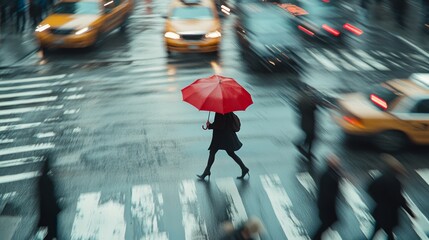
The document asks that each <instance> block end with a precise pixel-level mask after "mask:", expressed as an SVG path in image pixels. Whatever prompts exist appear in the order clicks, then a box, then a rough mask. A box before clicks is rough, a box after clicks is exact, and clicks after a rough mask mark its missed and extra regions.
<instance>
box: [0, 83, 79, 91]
mask: <svg viewBox="0 0 429 240" xmlns="http://www.w3.org/2000/svg"><path fill="white" fill-rule="evenodd" d="M70 82H71V81H61V82H54V83H37V84H29V85H19V86H13V87H0V91H11V90H21V89H33V88H44V87H53V86H61V85H66V84H69V83H70Z"/></svg>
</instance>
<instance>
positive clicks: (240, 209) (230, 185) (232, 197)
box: [216, 178, 247, 227]
mask: <svg viewBox="0 0 429 240" xmlns="http://www.w3.org/2000/svg"><path fill="white" fill-rule="evenodd" d="M216 184H217V187H218V188H219V191H220V192H222V193H223V194H225V197H226V199H227V201H228V204H229V209H228V213H229V214H230V216H229V217H230V219H231V222H232V224H233V225H234V227H236V226H238V225H240V224H241V223H243V222H244V221H246V220H247V214H246V210H245V209H244V205H243V202H242V201H241V197H240V194H239V193H238V190H237V187H236V186H235V183H234V180H233V179H232V178H221V179H218V180H217V181H216Z"/></svg>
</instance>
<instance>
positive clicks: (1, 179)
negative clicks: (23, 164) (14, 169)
mask: <svg viewBox="0 0 429 240" xmlns="http://www.w3.org/2000/svg"><path fill="white" fill-rule="evenodd" d="M38 176H40V173H39V172H38V171H33V172H24V173H18V174H11V175H4V176H0V184H3V183H10V182H17V181H22V180H26V179H30V178H35V177H38Z"/></svg>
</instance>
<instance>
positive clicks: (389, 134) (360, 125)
mask: <svg viewBox="0 0 429 240" xmlns="http://www.w3.org/2000/svg"><path fill="white" fill-rule="evenodd" d="M338 106H339V108H338V109H339V111H338V112H336V114H335V115H334V119H335V120H336V122H337V123H338V124H339V126H340V127H341V128H342V130H343V131H344V132H345V133H346V134H348V135H351V136H370V137H371V141H372V143H374V144H375V145H376V146H377V147H378V148H380V149H381V150H384V151H395V150H400V149H401V148H403V147H404V146H405V145H406V144H407V143H410V142H411V143H415V144H423V145H427V144H429V73H414V74H412V75H411V76H410V77H409V78H408V79H393V80H389V81H386V82H384V83H382V84H380V85H377V86H375V87H371V88H370V89H369V90H368V91H367V92H362V93H352V94H346V95H344V96H343V97H342V98H340V100H338Z"/></svg>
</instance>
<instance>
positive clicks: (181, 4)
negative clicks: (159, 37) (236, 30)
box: [164, 0, 222, 54]
mask: <svg viewBox="0 0 429 240" xmlns="http://www.w3.org/2000/svg"><path fill="white" fill-rule="evenodd" d="M165 18H166V21H165V31H164V42H165V47H166V51H167V54H171V53H172V52H180V53H190V52H197V53H208V52H214V53H217V52H218V51H219V45H220V43H221V38H222V33H221V32H222V30H221V23H220V20H219V16H218V12H217V10H216V6H215V4H214V2H213V1H211V0H173V2H172V3H171V4H170V7H169V10H168V13H167V16H166V17H165Z"/></svg>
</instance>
